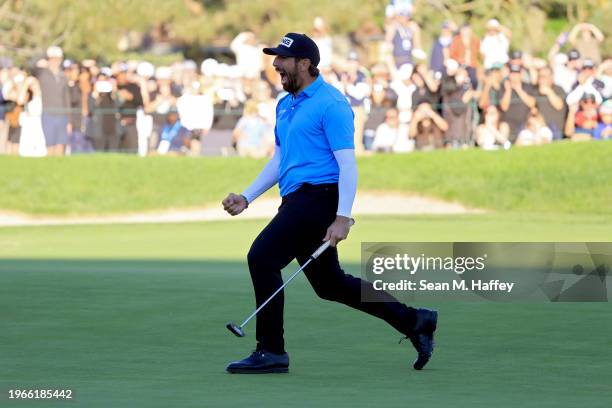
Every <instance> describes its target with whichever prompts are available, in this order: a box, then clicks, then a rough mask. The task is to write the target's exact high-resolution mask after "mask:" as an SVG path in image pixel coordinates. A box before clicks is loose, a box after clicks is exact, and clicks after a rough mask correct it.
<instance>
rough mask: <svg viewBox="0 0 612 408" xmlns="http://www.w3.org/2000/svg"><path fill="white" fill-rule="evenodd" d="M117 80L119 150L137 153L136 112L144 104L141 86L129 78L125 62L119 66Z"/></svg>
mask: <svg viewBox="0 0 612 408" xmlns="http://www.w3.org/2000/svg"><path fill="white" fill-rule="evenodd" d="M116 81H117V102H118V106H119V124H120V132H119V139H120V145H119V150H121V151H122V152H125V153H137V151H138V130H137V128H136V112H137V111H138V109H141V108H143V106H144V102H143V98H142V92H141V88H140V86H139V85H137V84H136V83H134V82H132V81H130V80H129V79H128V72H127V66H126V65H125V64H121V65H120V66H119V68H118V72H117V73H116Z"/></svg>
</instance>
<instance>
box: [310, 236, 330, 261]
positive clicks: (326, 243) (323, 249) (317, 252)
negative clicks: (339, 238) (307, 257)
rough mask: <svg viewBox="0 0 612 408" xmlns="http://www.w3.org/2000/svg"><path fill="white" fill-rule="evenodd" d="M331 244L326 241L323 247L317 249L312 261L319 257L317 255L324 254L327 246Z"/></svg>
mask: <svg viewBox="0 0 612 408" xmlns="http://www.w3.org/2000/svg"><path fill="white" fill-rule="evenodd" d="M330 244H331V241H329V240H327V241H325V242H324V243H323V245H321V246H320V247H319V249H317V250H316V251H315V252H314V254H312V259H317V258H318V257H319V255H321V254H322V253H323V252H325V250H326V249H327V248H328V247H329V245H330Z"/></svg>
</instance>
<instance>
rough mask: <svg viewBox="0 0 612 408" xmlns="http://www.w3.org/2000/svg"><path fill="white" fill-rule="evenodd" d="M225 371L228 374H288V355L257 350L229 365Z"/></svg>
mask: <svg viewBox="0 0 612 408" xmlns="http://www.w3.org/2000/svg"><path fill="white" fill-rule="evenodd" d="M226 370H227V372H228V373H230V374H269V373H288V372H289V354H287V353H283V354H275V353H271V352H269V351H266V350H263V349H257V350H255V351H254V352H253V353H252V354H251V355H250V356H248V357H247V358H245V359H243V360H240V361H234V362H232V363H230V364H229V365H228V366H227V368H226Z"/></svg>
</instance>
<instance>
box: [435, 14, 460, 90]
mask: <svg viewBox="0 0 612 408" xmlns="http://www.w3.org/2000/svg"><path fill="white" fill-rule="evenodd" d="M456 29H457V27H456V26H455V24H454V23H453V22H452V21H448V20H447V21H444V22H443V23H442V27H441V28H440V34H439V35H438V37H437V38H436V39H435V41H434V43H433V46H432V48H431V59H430V61H429V68H430V69H431V70H432V71H433V72H434V76H435V77H437V78H441V77H442V75H443V74H444V71H445V67H444V63H445V61H446V60H447V59H449V58H450V50H449V49H450V45H451V42H452V41H453V35H454V32H455V30H456Z"/></svg>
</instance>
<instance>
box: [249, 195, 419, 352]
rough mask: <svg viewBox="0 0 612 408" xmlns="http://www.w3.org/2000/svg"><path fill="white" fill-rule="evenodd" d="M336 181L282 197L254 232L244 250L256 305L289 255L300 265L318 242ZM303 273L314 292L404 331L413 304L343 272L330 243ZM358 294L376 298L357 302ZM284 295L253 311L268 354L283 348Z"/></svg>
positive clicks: (275, 283) (330, 217)
mask: <svg viewBox="0 0 612 408" xmlns="http://www.w3.org/2000/svg"><path fill="white" fill-rule="evenodd" d="M337 209H338V186H337V185H336V184H323V185H310V184H304V185H302V186H301V187H300V188H299V189H298V190H296V191H294V192H293V193H290V194H288V195H286V196H285V197H283V200H282V204H281V206H280V207H279V210H278V213H277V214H276V216H275V217H274V218H273V219H272V221H270V223H269V224H268V225H267V226H266V227H265V228H264V229H263V231H261V233H260V234H259V235H258V236H257V238H256V239H255V241H254V242H253V245H252V246H251V249H250V251H249V254H248V263H249V270H250V272H251V279H252V281H253V287H254V289H255V300H256V303H257V306H259V305H261V304H262V303H263V302H264V301H265V300H266V299H267V298H268V297H269V296H270V295H271V294H272V293H274V291H275V290H276V289H278V288H279V287H280V286H281V285H282V282H283V280H282V276H281V269H283V268H284V267H285V266H287V265H288V264H289V263H290V262H291V261H292V260H293V259H296V258H297V260H298V262H299V263H300V265H302V264H304V262H306V261H307V260H308V257H309V256H310V255H311V254H312V253H313V252H314V251H315V250H316V249H317V248H318V247H319V246H320V245H321V244H322V243H323V241H322V240H323V238H324V237H325V233H326V231H327V228H328V227H329V226H330V225H331V224H332V223H333V221H334V220H335V218H336V211H337ZM304 273H305V275H306V277H307V278H308V281H309V282H310V284H311V285H312V287H313V289H314V290H315V292H316V293H317V295H318V296H319V297H320V298H322V299H325V300H330V301H335V302H340V303H344V304H345V305H347V306H350V307H352V308H354V309H358V310H361V311H363V312H366V313H368V314H370V315H373V316H376V317H378V318H381V319H383V320H385V321H386V322H387V323H389V324H390V325H391V326H393V327H394V328H395V329H397V330H398V331H399V332H400V333H403V334H409V332H410V330H411V329H412V327H413V326H414V322H415V309H413V308H411V307H407V306H406V305H404V304H402V303H400V302H398V301H397V299H395V298H394V297H393V296H391V295H390V294H388V293H386V292H382V291H376V290H374V288H373V287H372V284H371V283H370V282H367V281H364V280H362V279H360V278H356V277H354V276H351V275H348V274H345V273H344V271H343V270H342V268H341V267H340V263H339V262H338V252H337V250H336V248H333V247H329V248H328V249H327V250H326V251H325V252H324V253H323V254H321V256H319V258H317V259H316V260H314V261H313V262H311V263H310V264H309V265H308V266H307V267H306V268H305V269H304ZM362 294H363V296H364V297H366V296H367V298H368V299H376V300H377V301H376V302H362V301H361V298H362ZM283 305H284V296H283V292H280V293H279V294H278V295H276V297H275V298H274V299H273V300H272V301H271V302H270V303H268V304H267V305H266V307H264V308H263V309H262V310H261V311H260V312H259V313H258V314H257V342H258V343H259V346H260V347H263V348H264V349H266V350H268V351H271V352H273V353H284V349H285V345H284V339H283Z"/></svg>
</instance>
